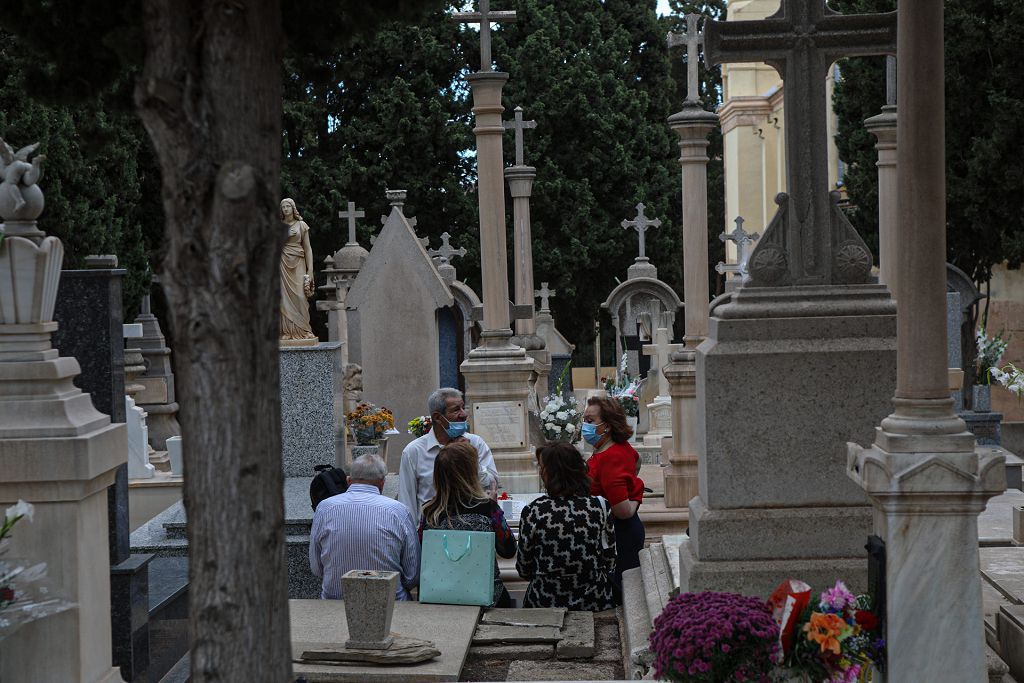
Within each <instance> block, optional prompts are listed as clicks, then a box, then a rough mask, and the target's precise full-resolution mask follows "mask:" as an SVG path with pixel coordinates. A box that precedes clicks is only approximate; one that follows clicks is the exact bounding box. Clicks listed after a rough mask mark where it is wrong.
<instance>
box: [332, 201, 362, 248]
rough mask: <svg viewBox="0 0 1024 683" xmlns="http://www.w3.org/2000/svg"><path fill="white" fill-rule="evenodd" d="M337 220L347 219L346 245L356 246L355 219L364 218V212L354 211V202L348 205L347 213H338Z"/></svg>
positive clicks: (360, 210)
mask: <svg viewBox="0 0 1024 683" xmlns="http://www.w3.org/2000/svg"><path fill="white" fill-rule="evenodd" d="M338 218H345V219H348V243H349V244H358V242H357V240H356V219H357V218H366V212H365V211H363V210H362V209H358V210H357V209H356V203H355V202H349V203H348V210H347V211H339V212H338Z"/></svg>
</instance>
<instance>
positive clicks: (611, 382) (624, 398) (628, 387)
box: [601, 354, 640, 417]
mask: <svg viewBox="0 0 1024 683" xmlns="http://www.w3.org/2000/svg"><path fill="white" fill-rule="evenodd" d="M626 361H627V357H626V354H622V359H621V360H620V361H619V367H618V370H617V371H616V373H615V378H614V379H613V378H610V377H602V378H601V381H602V382H603V383H604V390H605V391H607V392H608V395H609V396H611V397H612V398H614V399H616V400H617V401H618V402H619V405H620V406H622V411H623V412H624V413H626V417H637V416H638V415H639V414H640V398H639V397H638V396H637V395H636V390H637V387H639V386H640V381H639V380H637V379H634V378H633V377H632V376H631V375H630V374H629V370H628V369H627V367H626Z"/></svg>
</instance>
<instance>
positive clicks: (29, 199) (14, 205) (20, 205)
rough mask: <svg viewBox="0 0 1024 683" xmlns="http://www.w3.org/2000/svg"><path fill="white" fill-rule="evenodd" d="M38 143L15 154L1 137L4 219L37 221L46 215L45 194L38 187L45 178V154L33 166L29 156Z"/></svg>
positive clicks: (0, 212) (0, 188) (0, 208)
mask: <svg viewBox="0 0 1024 683" xmlns="http://www.w3.org/2000/svg"><path fill="white" fill-rule="evenodd" d="M38 147H39V143H38V142H37V143H35V144H34V145H28V146H27V147H22V148H21V149H19V150H18V151H17V152H15V151H14V150H13V149H12V148H11V146H10V145H9V144H7V143H6V142H5V141H4V140H3V138H0V176H3V182H2V183H0V218H2V219H5V220H12V221H13V220H35V219H36V218H38V217H39V214H41V213H42V212H43V193H42V191H41V190H40V189H39V187H38V186H37V185H36V182H38V181H39V178H40V177H42V174H43V167H42V163H43V161H44V160H45V159H46V156H45V155H43V154H39V155H37V156H36V157H35V158H34V159H32V161H31V163H30V162H29V160H28V156H29V155H30V154H31V153H32V152H34V151H36V149H37V148H38Z"/></svg>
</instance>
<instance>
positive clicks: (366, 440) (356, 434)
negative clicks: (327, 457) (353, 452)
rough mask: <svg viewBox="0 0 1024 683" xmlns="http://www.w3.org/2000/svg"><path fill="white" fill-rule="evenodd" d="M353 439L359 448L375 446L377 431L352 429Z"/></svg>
mask: <svg viewBox="0 0 1024 683" xmlns="http://www.w3.org/2000/svg"><path fill="white" fill-rule="evenodd" d="M352 437H353V438H354V439H355V440H356V445H357V446H373V445H374V444H376V443H377V430H376V429H374V428H373V427H363V428H360V427H356V426H353V427H352Z"/></svg>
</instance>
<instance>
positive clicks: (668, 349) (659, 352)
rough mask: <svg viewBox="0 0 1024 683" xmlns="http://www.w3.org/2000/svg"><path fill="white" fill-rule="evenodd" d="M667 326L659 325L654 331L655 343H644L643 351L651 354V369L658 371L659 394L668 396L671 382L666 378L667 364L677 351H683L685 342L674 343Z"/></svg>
mask: <svg viewBox="0 0 1024 683" xmlns="http://www.w3.org/2000/svg"><path fill="white" fill-rule="evenodd" d="M671 341H672V338H671V337H670V336H669V330H668V328H667V327H659V328H658V329H656V330H655V331H654V343H653V344H644V345H643V347H642V348H641V352H642V353H643V354H644V355H645V356H651V370H657V372H658V396H668V392H669V384H668V380H667V379H666V378H665V372H664V370H665V366H666V365H668V364H669V362H670V358H669V356H671V355H672V354H673V353H675V352H676V351H683V350H684V349H685V348H686V345H685V344H672V343H670V342H671Z"/></svg>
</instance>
